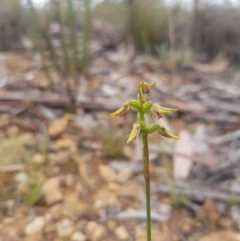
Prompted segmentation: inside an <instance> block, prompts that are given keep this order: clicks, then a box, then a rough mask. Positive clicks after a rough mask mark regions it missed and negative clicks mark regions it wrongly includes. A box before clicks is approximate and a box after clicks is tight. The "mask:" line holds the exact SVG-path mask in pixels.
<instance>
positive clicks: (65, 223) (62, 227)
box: [57, 218, 74, 237]
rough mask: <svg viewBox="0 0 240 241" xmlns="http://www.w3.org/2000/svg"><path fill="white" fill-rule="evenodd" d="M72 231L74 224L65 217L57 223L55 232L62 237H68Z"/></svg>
mask: <svg viewBox="0 0 240 241" xmlns="http://www.w3.org/2000/svg"><path fill="white" fill-rule="evenodd" d="M73 232H74V225H73V223H72V221H70V220H69V219H67V218H65V219H63V220H62V221H61V222H60V223H58V225H57V233H58V235H59V236H62V237H69V236H70V235H71V234H72V233H73Z"/></svg>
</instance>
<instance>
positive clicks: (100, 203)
mask: <svg viewBox="0 0 240 241" xmlns="http://www.w3.org/2000/svg"><path fill="white" fill-rule="evenodd" d="M103 206H104V202H103V201H102V200H99V199H98V200H96V201H95V202H94V203H93V207H94V208H96V209H100V208H102V207H103Z"/></svg>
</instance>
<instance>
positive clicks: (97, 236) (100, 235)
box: [87, 221, 106, 241]
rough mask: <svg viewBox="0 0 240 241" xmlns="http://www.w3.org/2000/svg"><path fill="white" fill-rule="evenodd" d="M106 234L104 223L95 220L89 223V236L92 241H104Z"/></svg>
mask: <svg viewBox="0 0 240 241" xmlns="http://www.w3.org/2000/svg"><path fill="white" fill-rule="evenodd" d="M105 235H106V229H105V228H104V227H103V226H102V225H100V224H98V223H96V222H94V221H91V222H89V223H88V224H87V237H88V238H90V239H91V240H92V241H102V240H104V236H105Z"/></svg>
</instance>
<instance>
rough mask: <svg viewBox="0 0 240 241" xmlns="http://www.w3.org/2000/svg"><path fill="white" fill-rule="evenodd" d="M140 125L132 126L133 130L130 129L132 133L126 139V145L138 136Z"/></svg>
mask: <svg viewBox="0 0 240 241" xmlns="http://www.w3.org/2000/svg"><path fill="white" fill-rule="evenodd" d="M140 129H141V128H140V124H139V123H134V124H133V128H132V131H131V133H130V135H129V137H128V140H127V143H129V142H131V141H133V140H135V139H136V138H137V136H138V135H139V133H140Z"/></svg>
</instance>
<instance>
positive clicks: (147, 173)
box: [142, 133, 151, 241]
mask: <svg viewBox="0 0 240 241" xmlns="http://www.w3.org/2000/svg"><path fill="white" fill-rule="evenodd" d="M142 141H143V160H144V178H145V192H146V214H147V241H151V197H150V171H149V152H148V139H147V134H145V133H143V134H142Z"/></svg>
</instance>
